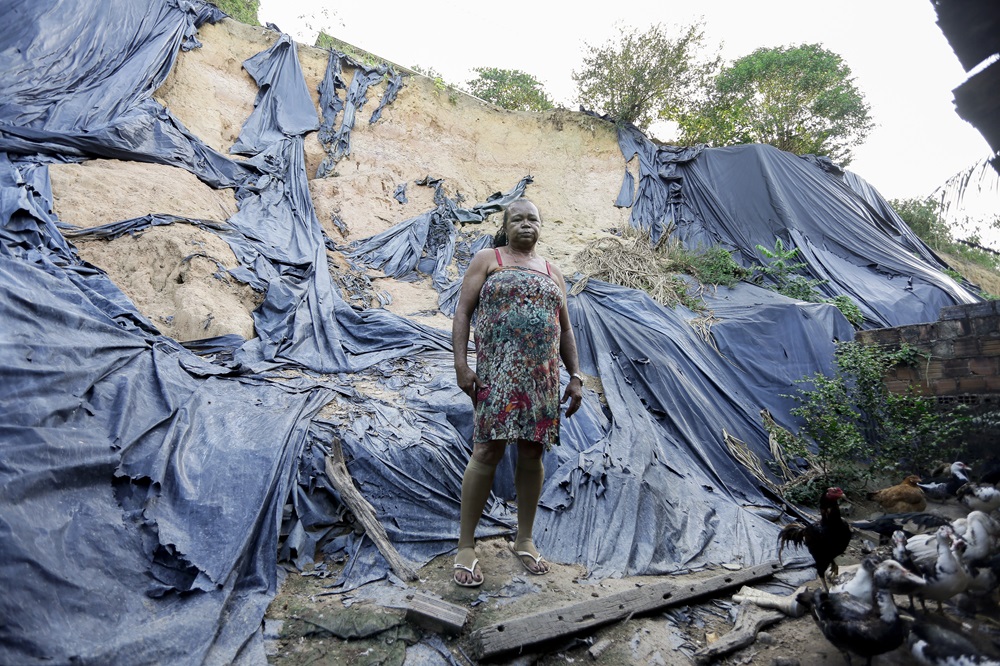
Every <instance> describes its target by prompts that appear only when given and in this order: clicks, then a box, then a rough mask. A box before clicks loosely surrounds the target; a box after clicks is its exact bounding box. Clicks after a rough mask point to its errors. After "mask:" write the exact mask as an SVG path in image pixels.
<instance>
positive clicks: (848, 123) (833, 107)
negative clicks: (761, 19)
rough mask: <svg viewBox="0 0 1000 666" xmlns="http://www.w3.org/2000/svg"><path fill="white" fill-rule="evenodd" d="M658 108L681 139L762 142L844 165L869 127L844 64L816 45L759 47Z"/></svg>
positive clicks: (721, 143) (861, 98)
mask: <svg viewBox="0 0 1000 666" xmlns="http://www.w3.org/2000/svg"><path fill="white" fill-rule="evenodd" d="M664 115H665V116H666V117H667V118H668V119H670V120H674V121H676V122H677V123H678V124H679V126H680V131H681V142H683V143H684V144H686V145H690V144H694V143H707V144H709V145H713V146H728V145H734V144H742V143H767V144H770V145H772V146H775V147H776V148H780V149H781V150H787V151H789V152H792V153H796V154H798V155H803V154H807V153H812V154H815V155H827V156H829V157H830V158H831V159H832V160H834V161H836V162H839V163H841V164H845V165H846V164H848V163H850V161H851V156H852V149H853V148H854V147H855V146H859V145H861V144H862V143H864V141H865V138H866V137H867V136H868V134H869V132H870V131H871V130H872V128H873V127H874V123H873V121H872V119H871V115H870V107H869V105H868V103H867V102H866V101H865V99H864V96H863V95H862V94H861V91H860V90H858V88H857V86H855V85H854V78H853V76H852V75H851V69H850V67H848V66H847V64H846V63H845V62H844V60H843V59H842V58H841V57H840V56H839V55H837V54H836V53H834V52H832V51H829V50H827V49H825V48H823V47H822V46H821V45H820V44H802V45H800V46H780V47H774V48H759V49H757V50H756V51H754V52H753V53H751V54H750V55H747V56H744V57H743V58H740V59H739V60H736V61H735V62H734V63H732V64H731V65H729V66H726V67H723V68H722V69H721V71H720V72H719V74H718V75H717V76H716V77H715V78H714V80H712V82H711V84H710V87H709V88H708V89H707V90H706V91H705V92H704V94H703V95H701V96H696V97H693V98H692V99H691V101H690V102H689V103H686V104H682V105H679V106H678V108H677V109H676V110H675V111H672V112H671V111H669V110H668V112H667V113H665V114H664Z"/></svg>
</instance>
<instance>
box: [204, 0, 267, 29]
mask: <svg viewBox="0 0 1000 666" xmlns="http://www.w3.org/2000/svg"><path fill="white" fill-rule="evenodd" d="M208 1H209V2H211V3H212V4H213V5H215V6H216V7H218V8H219V9H221V10H222V11H224V12H226V14H228V15H229V17H230V18H232V19H236V20H237V21H239V22H241V23H248V24H250V25H260V21H259V20H258V19H257V10H258V9H260V0H208Z"/></svg>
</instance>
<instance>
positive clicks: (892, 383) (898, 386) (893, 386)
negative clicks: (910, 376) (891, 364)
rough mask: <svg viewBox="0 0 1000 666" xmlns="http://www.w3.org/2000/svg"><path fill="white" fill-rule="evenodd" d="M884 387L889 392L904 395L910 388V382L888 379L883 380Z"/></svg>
mask: <svg viewBox="0 0 1000 666" xmlns="http://www.w3.org/2000/svg"><path fill="white" fill-rule="evenodd" d="M885 387H886V388H887V389H889V393H895V394H897V395H904V394H905V393H906V392H907V391H908V390H909V389H910V382H906V381H900V380H898V379H889V380H887V381H886V382H885Z"/></svg>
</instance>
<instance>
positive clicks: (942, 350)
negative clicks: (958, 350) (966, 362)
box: [931, 340, 955, 358]
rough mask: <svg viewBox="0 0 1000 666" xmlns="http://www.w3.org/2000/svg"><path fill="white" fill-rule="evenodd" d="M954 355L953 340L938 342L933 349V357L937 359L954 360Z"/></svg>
mask: <svg viewBox="0 0 1000 666" xmlns="http://www.w3.org/2000/svg"><path fill="white" fill-rule="evenodd" d="M954 355H955V352H954V343H953V342H952V341H951V340H938V341H937V342H935V343H934V345H933V346H932V347H931V356H934V357H936V358H952V357H953V356H954Z"/></svg>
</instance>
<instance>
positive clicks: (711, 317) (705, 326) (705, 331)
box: [688, 311, 722, 351]
mask: <svg viewBox="0 0 1000 666" xmlns="http://www.w3.org/2000/svg"><path fill="white" fill-rule="evenodd" d="M720 321H722V320H721V319H717V318H716V316H715V313H714V312H711V311H709V312H708V314H705V315H702V316H701V317H695V318H694V319H691V320H689V321H688V324H690V325H691V327H692V328H693V329H694V330H695V331H696V332H697V333H698V335H699V337H701V339H702V340H704V341H705V342H707V343H708V344H710V345H712V349H714V350H715V351H719V348H718V346H716V344H715V338H713V337H712V326H713V325H714V324H716V323H718V322H720Z"/></svg>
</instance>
